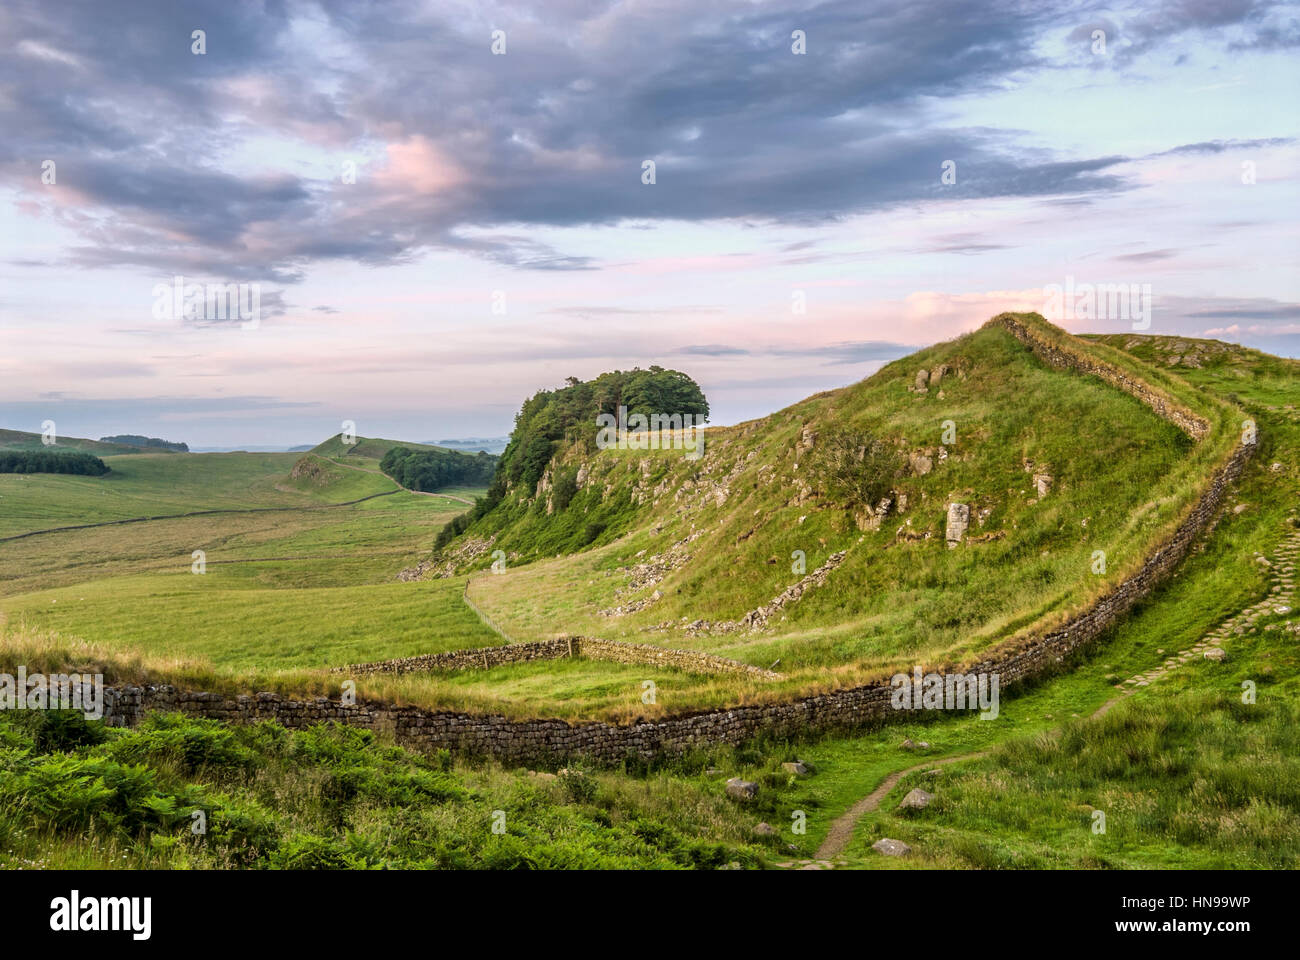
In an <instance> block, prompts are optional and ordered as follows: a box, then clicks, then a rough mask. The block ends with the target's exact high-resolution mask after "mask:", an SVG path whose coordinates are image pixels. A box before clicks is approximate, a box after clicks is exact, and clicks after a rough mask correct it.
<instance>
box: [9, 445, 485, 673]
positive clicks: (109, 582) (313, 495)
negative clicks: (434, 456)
mask: <svg viewBox="0 0 1300 960" xmlns="http://www.w3.org/2000/svg"><path fill="white" fill-rule="evenodd" d="M301 456H302V455H300V454H271V453H242V454H240V453H230V454H154V455H138V456H131V457H113V458H110V462H111V465H112V466H113V472H112V473H111V474H109V475H108V476H107V477H105V478H103V479H102V480H101V483H100V484H98V485H97V484H93V483H90V482H88V481H89V480H90V479H91V478H78V477H63V476H49V475H43V474H37V475H26V476H12V477H3V478H0V496H2V497H3V499H2V500H0V504H3V508H4V527H3V531H4V534H12V533H17V532H28V531H30V530H43V529H49V528H53V527H60V526H67V525H73V524H94V523H103V522H104V521H111V520H121V519H127V518H135V517H148V516H159V515H164V514H170V513H176V514H183V513H193V512H194V511H209V510H218V511H231V512H224V513H215V514H207V515H200V516H183V517H175V518H171V519H157V520H149V521H146V522H141V523H129V524H112V525H105V526H94V527H90V528H88V529H80V530H68V531H60V532H49V533H42V534H39V535H37V536H31V537H26V538H23V539H18V540H12V541H9V542H7V543H0V598H3V599H2V600H0V616H3V617H4V618H5V619H7V620H8V621H9V622H10V623H11V624H14V625H27V626H30V627H32V628H34V629H39V630H47V631H50V630H52V631H56V632H58V633H60V634H64V635H68V636H79V637H84V638H86V639H88V640H91V641H92V642H96V643H101V644H105V645H108V646H110V647H113V648H117V649H121V650H124V651H128V650H129V651H136V652H138V653H141V654H143V655H146V656H151V657H152V656H160V657H165V658H179V659H194V660H201V661H206V662H208V663H210V664H211V665H212V666H213V667H214V668H216V669H218V670H219V671H227V672H230V673H232V674H239V675H245V676H246V675H248V674H249V673H251V672H255V671H256V672H274V671H277V670H288V669H303V668H315V667H320V666H333V665H339V664H344V663H348V662H353V661H357V660H370V659H383V658H387V657H396V656H408V655H411V654H416V653H428V652H433V651H437V650H446V649H454V648H458V647H471V646H482V645H484V644H489V643H494V642H499V638H498V637H497V636H496V635H495V634H493V633H491V632H490V631H489V630H487V629H486V628H485V627H483V625H482V624H481V623H480V622H479V620H478V619H477V617H475V616H474V614H473V613H472V612H470V610H469V608H468V607H466V606H465V605H464V604H463V603H462V602H461V601H460V590H461V589H462V587H463V580H457V581H450V580H448V581H441V582H438V583H433V584H428V583H417V584H405V583H398V582H396V580H395V578H396V575H397V573H398V571H400V570H401V569H402V568H403V567H405V566H408V565H410V564H412V563H414V562H416V561H417V560H418V559H419V557H420V556H422V555H424V554H425V553H427V551H428V549H429V546H430V544H431V543H432V540H433V538H434V537H435V536H436V534H437V532H438V530H439V529H440V528H441V526H442V525H443V524H444V523H445V522H446V521H447V520H448V519H450V518H451V517H453V516H455V515H456V514H457V513H459V512H461V511H462V510H464V509H466V506H465V503H464V502H462V501H460V500H457V499H452V498H448V497H444V496H441V495H438V494H433V495H420V494H414V493H409V492H407V491H403V490H401V489H400V488H398V487H397V486H396V484H395V483H393V481H392V480H390V479H389V478H387V477H385V476H383V475H382V474H381V473H379V472H378V470H377V461H373V460H368V459H361V458H349V461H348V465H343V464H339V463H334V462H332V461H329V460H323V459H319V460H318V462H317V463H316V464H315V467H316V469H314V470H313V471H312V472H311V473H310V475H306V476H303V477H300V478H298V479H290V478H289V472H290V470H292V468H293V466H294V464H295V463H296V462H297V461H298V460H299V458H300V457H301ZM69 481H71V482H69ZM77 481H86V482H77ZM460 492H461V494H469V495H471V496H472V495H474V494H477V493H481V492H482V491H480V490H465V491H460ZM375 494H383V496H374V495H375ZM363 497H371V498H372V499H367V500H364V501H363V502H360V503H354V504H350V505H346V506H333V504H340V503H344V502H345V501H349V500H357V499H360V498H363ZM268 508H269V509H268ZM0 535H3V534H0ZM194 551H202V552H203V554H204V555H205V557H204V562H205V565H206V567H205V572H204V573H203V574H201V575H199V574H195V573H192V572H191V565H192V563H193V562H194V561H193V559H192V558H193V553H194Z"/></svg>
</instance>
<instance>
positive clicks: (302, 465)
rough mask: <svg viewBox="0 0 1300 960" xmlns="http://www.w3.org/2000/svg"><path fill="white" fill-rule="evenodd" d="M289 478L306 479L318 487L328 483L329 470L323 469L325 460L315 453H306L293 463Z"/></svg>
mask: <svg viewBox="0 0 1300 960" xmlns="http://www.w3.org/2000/svg"><path fill="white" fill-rule="evenodd" d="M289 479H290V480H308V481H310V482H311V483H313V484H314V485H316V486H318V487H323V486H325V484H327V483H329V481H330V476H329V471H328V470H326V469H325V461H323V460H322V459H321V458H320V457H318V456H316V455H315V454H310V453H309V454H307V456H305V457H302V458H300V459H299V460H298V462H297V463H295V464H294V465H293V469H292V470H290V471H289Z"/></svg>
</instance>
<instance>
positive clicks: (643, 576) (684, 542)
mask: <svg viewBox="0 0 1300 960" xmlns="http://www.w3.org/2000/svg"><path fill="white" fill-rule="evenodd" d="M706 532H707V531H705V530H696V531H695V532H694V533H692V534H690V535H689V536H686V537H683V538H682V539H681V540H678V541H677V542H676V543H674V544H673V545H672V546H671V547H669V548H668V549H667V550H665V551H664V552H663V553H661V554H655V555H654V556H652V557H649V558H647V559H646V560H645V561H643V562H641V563H638V564H636V565H635V566H633V567H630V568H628V569H627V574H628V578H629V579H628V583H627V586H626V587H620V588H619V589H617V590H615V591H614V596H616V597H621V596H624V595H625V594H629V593H638V592H640V591H642V590H644V589H645V588H646V587H655V586H658V585H659V584H660V583H662V582H663V579H664V577H666V576H668V574H670V573H672V572H673V571H674V570H677V569H679V568H681V567H683V566H685V565H686V564H687V563H689V562H690V560H691V556H692V554H691V553H690V551H689V550H687V549H686V548H687V547H688V546H689V545H690V544H691V543H692V541H695V540H698V539H699V538H700V537H702V536H704V534H705V533H706ZM637 556H640V554H637ZM662 597H663V593H662V592H661V591H659V590H656V591H654V593H652V594H650V596H648V597H642V598H641V599H639V600H629V601H628V602H627V603H623V604H619V605H618V606H616V607H609V608H607V609H605V610H601V611H600V615H601V616H602V617H622V616H626V615H627V614H629V613H636V612H637V611H638V610H644V609H645V608H646V607H648V606H650V605H651V604H652V603H655V602H656V601H658V600H659V599H661V598H662Z"/></svg>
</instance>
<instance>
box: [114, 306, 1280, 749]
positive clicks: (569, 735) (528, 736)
mask: <svg viewBox="0 0 1300 960" xmlns="http://www.w3.org/2000/svg"><path fill="white" fill-rule="evenodd" d="M1000 320H1001V321H1002V322H1004V323H1006V325H1007V326H1008V328H1009V329H1012V332H1013V333H1015V334H1016V336H1017V337H1020V338H1021V339H1022V340H1026V338H1029V339H1028V340H1026V342H1027V343H1028V345H1029V346H1030V349H1032V350H1034V352H1035V353H1038V354H1039V355H1040V356H1045V359H1048V361H1049V362H1053V363H1058V364H1059V365H1065V366H1070V367H1075V368H1081V369H1084V370H1085V372H1090V373H1097V375H1098V376H1102V377H1103V378H1104V379H1107V380H1109V381H1110V382H1115V381H1114V380H1112V379H1111V374H1114V373H1115V371H1113V370H1112V369H1111V368H1109V367H1106V368H1105V371H1106V372H1103V371H1102V370H1100V369H1093V368H1094V366H1097V365H1095V364H1093V363H1092V362H1091V361H1090V360H1089V359H1088V358H1086V357H1085V358H1083V360H1084V361H1087V362H1085V363H1081V362H1080V360H1079V358H1077V357H1074V356H1073V353H1072V352H1070V351H1062V350H1058V349H1057V348H1056V347H1054V346H1053V345H1051V344H1046V343H1043V342H1040V341H1039V340H1038V339H1037V338H1036V337H1035V336H1034V334H1033V332H1032V331H1031V330H1030V329H1029V328H1028V327H1026V326H1024V325H1023V324H1019V323H1018V322H1017V321H1015V320H1014V318H1000ZM1017 328H1018V329H1017ZM1117 386H1122V384H1118V383H1117ZM1130 386H1131V387H1132V389H1130V388H1129V387H1123V388H1124V389H1128V391H1129V392H1130V393H1133V395H1134V396H1137V397H1138V398H1139V399H1142V400H1143V402H1144V403H1148V404H1149V405H1151V406H1152V408H1153V409H1155V410H1156V411H1157V412H1158V413H1160V414H1161V416H1164V417H1166V418H1168V419H1170V420H1173V421H1174V422H1175V423H1180V425H1183V424H1186V425H1185V426H1184V429H1188V430H1189V432H1192V431H1199V433H1200V436H1204V435H1205V432H1206V431H1208V429H1209V425H1208V423H1205V422H1204V421H1200V420H1199V419H1198V418H1195V417H1194V415H1190V414H1187V413H1186V411H1181V412H1180V411H1179V410H1177V409H1174V405H1173V404H1171V402H1170V400H1169V398H1167V397H1165V396H1163V395H1162V394H1159V393H1158V392H1156V391H1154V390H1150V389H1149V388H1147V387H1146V386H1145V385H1142V384H1136V383H1134V384H1130ZM1189 416H1190V417H1191V419H1190V420H1189V419H1188V417H1189ZM1201 425H1203V428H1204V429H1202V426H1201ZM1194 435H1196V434H1195V433H1194ZM1254 450H1255V446H1254V445H1253V444H1241V445H1239V446H1237V447H1236V449H1235V450H1234V451H1233V452H1232V454H1231V455H1230V456H1229V457H1228V459H1227V460H1226V462H1225V463H1224V464H1223V465H1222V466H1221V467H1219V468H1218V469H1217V470H1216V471H1215V473H1214V476H1213V477H1212V478H1211V481H1210V483H1209V486H1208V488H1207V489H1206V491H1205V493H1204V494H1203V495H1202V497H1201V498H1200V500H1199V501H1198V502H1197V504H1196V505H1195V507H1194V508H1193V509H1192V510H1191V511H1190V513H1189V514H1188V516H1187V517H1186V518H1185V519H1184V520H1183V522H1182V523H1181V524H1180V525H1179V527H1178V528H1177V530H1176V531H1175V532H1174V533H1173V534H1172V535H1171V536H1170V538H1169V539H1168V540H1166V541H1165V542H1164V543H1163V544H1161V546H1160V547H1159V548H1158V549H1156V550H1155V551H1154V552H1153V553H1152V554H1151V555H1150V556H1149V557H1148V558H1147V559H1146V561H1145V562H1144V563H1143V565H1142V567H1141V568H1140V569H1139V570H1138V571H1137V572H1136V573H1135V574H1133V575H1132V576H1130V577H1129V578H1127V579H1126V580H1124V581H1123V582H1122V583H1120V584H1119V585H1118V586H1117V587H1116V588H1115V589H1114V590H1112V591H1111V592H1110V593H1108V594H1106V595H1105V596H1104V597H1102V598H1101V599H1100V600H1098V601H1097V602H1096V603H1095V604H1093V605H1092V606H1091V607H1090V608H1089V609H1088V610H1086V611H1084V612H1083V613H1081V614H1079V615H1077V616H1075V617H1073V618H1072V619H1070V620H1069V621H1068V622H1067V623H1065V624H1063V625H1062V626H1060V627H1059V628H1057V629H1054V630H1051V631H1048V632H1046V633H1043V634H1041V635H1039V636H1035V637H1030V638H1027V639H1025V640H1024V641H1023V642H1022V643H1021V644H1019V645H1018V647H1017V648H1016V649H1011V650H1006V651H1002V652H1000V653H997V654H996V655H993V656H990V657H988V658H987V659H985V660H983V661H980V662H978V663H975V664H970V665H966V666H964V667H963V668H962V669H961V671H960V672H961V673H964V674H970V673H987V674H993V673H996V674H998V677H999V686H1000V689H1007V688H1010V687H1013V686H1014V685H1015V684H1017V683H1019V682H1020V681H1023V680H1025V679H1027V678H1030V677H1033V676H1036V675H1039V674H1042V673H1045V672H1048V671H1051V670H1053V669H1056V667H1057V666H1058V665H1059V664H1061V663H1062V662H1063V661H1064V660H1065V659H1066V658H1067V657H1069V656H1070V655H1071V654H1073V653H1075V652H1076V651H1079V650H1080V649H1082V648H1084V647H1085V646H1087V645H1088V644H1089V643H1091V642H1092V641H1094V640H1096V639H1097V637H1098V636H1100V635H1101V634H1102V633H1103V632H1104V631H1105V630H1106V629H1107V628H1109V627H1110V626H1112V625H1113V624H1114V623H1115V622H1116V621H1117V620H1118V619H1119V618H1120V617H1121V616H1122V615H1124V614H1125V613H1126V612H1127V611H1128V610H1129V609H1131V608H1132V607H1133V605H1134V604H1135V603H1137V602H1138V601H1139V600H1140V599H1142V598H1143V597H1145V596H1147V595H1148V594H1149V593H1150V592H1151V591H1152V590H1153V589H1154V588H1155V587H1156V586H1157V585H1159V584H1160V583H1161V582H1162V581H1164V580H1165V579H1166V578H1167V577H1168V576H1169V574H1170V573H1171V572H1172V571H1173V569H1174V568H1175V567H1176V566H1177V565H1178V563H1179V562H1180V561H1181V560H1182V559H1183V558H1184V557H1185V556H1186V555H1187V553H1188V551H1189V550H1190V549H1191V548H1192V545H1193V544H1194V543H1195V541H1196V538H1197V537H1198V536H1199V535H1200V534H1201V533H1202V532H1203V531H1204V530H1205V529H1206V527H1207V526H1208V525H1209V524H1210V522H1211V521H1212V520H1213V518H1214V517H1215V516H1216V515H1217V513H1218V511H1219V510H1220V509H1221V507H1222V505H1223V501H1224V497H1225V495H1226V494H1227V492H1228V488H1229V487H1230V485H1231V484H1232V483H1233V482H1234V481H1235V480H1236V479H1237V478H1238V476H1240V474H1241V470H1242V468H1243V467H1244V465H1245V463H1246V461H1247V460H1248V459H1249V457H1250V456H1251V454H1252V453H1253V452H1254ZM567 642H568V641H567V640H562V641H551V642H549V645H548V643H541V644H515V645H512V646H515V647H525V648H529V649H528V650H519V651H517V652H516V653H515V654H511V655H512V656H522V657H527V656H529V655H530V654H531V655H533V656H534V658H541V657H542V656H543V655H549V654H550V653H554V652H555V651H556V650H557V649H558V645H560V644H564V645H565V647H564V649H565V653H564V655H566V656H567V655H568V652H567ZM578 642H579V643H580V644H586V645H590V644H593V643H595V644H598V645H599V644H607V645H613V646H614V647H617V649H618V650H624V649H626V648H628V647H633V646H649V645H641V644H616V643H615V642H613V641H593V640H591V639H588V638H583V639H581V640H580V641H578ZM504 649H506V648H504V647H488V648H485V649H484V650H481V651H480V650H476V651H462V652H460V653H459V654H454V655H449V654H437V655H434V656H435V657H438V656H441V657H449V656H470V655H472V656H474V657H480V656H483V655H485V654H486V655H488V656H491V655H492V651H502V650H504ZM588 649H589V650H594V649H596V648H595V647H590V646H589V647H588ZM651 649H653V650H655V651H658V652H660V653H662V654H664V655H670V654H672V653H674V651H667V650H664V649H663V648H659V647H652V648H651ZM606 652H612V651H610V650H609V649H608V648H606ZM692 656H698V655H694V654H693V655H692ZM412 659H414V660H420V661H422V662H423V661H424V660H425V659H426V658H412ZM511 662H518V660H514V661H511ZM637 662H647V661H637ZM393 663H397V661H393ZM395 669H401V668H400V667H397V668H395ZM423 669H429V668H428V667H427V666H426V667H423ZM953 669H955V665H949V666H948V667H946V668H944V669H943V670H934V671H933V672H944V671H945V670H947V671H949V672H951V671H952V670H953ZM891 694H892V688H891V686H890V684H889V683H888V682H886V681H880V682H876V683H872V684H868V685H864V686H859V687H853V688H850V689H845V690H837V691H833V692H831V693H824V694H817V695H814V696H807V697H801V698H799V699H795V700H791V701H787V702H783V703H759V704H747V705H743V706H737V707H732V708H728V709H724V710H711V711H706V712H700V713H696V714H691V715H682V716H675V717H667V718H664V719H660V720H643V721H642V720H639V721H637V722H635V723H631V724H625V725H624V724H612V723H601V722H588V723H568V722H566V721H563V720H546V719H537V720H510V719H509V718H506V717H503V716H495V715H481V714H466V713H452V712H446V711H430V710H423V709H421V708H418V707H405V706H395V705H392V704H383V703H358V704H357V705H355V706H346V705H343V704H341V703H339V702H338V701H331V700H328V699H316V700H291V699H286V698H283V697H281V696H278V695H276V694H269V693H259V694H256V695H253V696H241V697H236V698H234V699H229V698H225V697H222V696H219V695H216V694H210V693H193V692H185V691H179V690H176V689H175V688H173V687H169V686H143V687H137V686H128V687H114V688H108V689H106V691H105V717H106V718H107V719H108V721H109V722H110V723H113V724H119V725H121V724H134V723H135V722H137V721H138V720H139V719H140V717H141V716H143V715H144V714H145V713H147V712H148V711H150V710H180V711H184V712H186V713H192V714H198V715H201V716H206V717H213V718H217V719H221V720H229V721H240V722H248V721H254V720H274V721H277V722H278V723H281V724H283V725H284V726H286V727H290V728H301V727H304V726H308V725H310V724H313V723H319V722H322V721H327V720H337V721H340V722H343V723H350V724H356V725H359V726H363V727H368V728H371V729H374V730H377V731H389V732H391V733H392V734H393V735H394V736H395V738H396V739H397V740H398V741H399V742H401V743H404V744H407V745H410V746H413V747H417V748H423V749H439V748H445V749H449V750H453V751H458V752H463V753H470V754H488V755H492V756H495V757H498V758H500V759H502V760H504V761H507V762H520V763H533V762H539V761H540V762H548V761H556V760H562V759H565V758H570V757H576V756H583V757H587V758H589V759H592V760H594V761H597V762H608V763H612V762H617V761H619V760H622V759H624V758H627V757H643V758H650V757H654V756H658V755H661V754H671V753H680V752H682V751H686V750H690V749H692V748H696V747H704V746H708V745H712V744H737V743H741V742H743V741H746V740H749V739H752V738H754V737H758V736H771V737H778V738H785V739H794V738H797V737H799V736H801V735H804V734H806V733H820V732H827V731H837V730H850V729H854V728H860V727H864V726H871V725H877V724H881V723H884V722H886V721H888V720H890V719H893V718H897V717H899V716H900V715H908V714H910V713H911V711H907V710H895V709H893V707H892V706H891V702H890V701H891Z"/></svg>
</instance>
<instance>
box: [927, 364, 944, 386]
mask: <svg viewBox="0 0 1300 960" xmlns="http://www.w3.org/2000/svg"><path fill="white" fill-rule="evenodd" d="M947 372H948V365H947V364H946V363H941V364H939V365H938V366H937V367H935V368H934V369H933V370H931V371H930V386H932V387H937V386H938V385H939V381H940V380H942V379H943V375H944V374H945V373H947Z"/></svg>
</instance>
